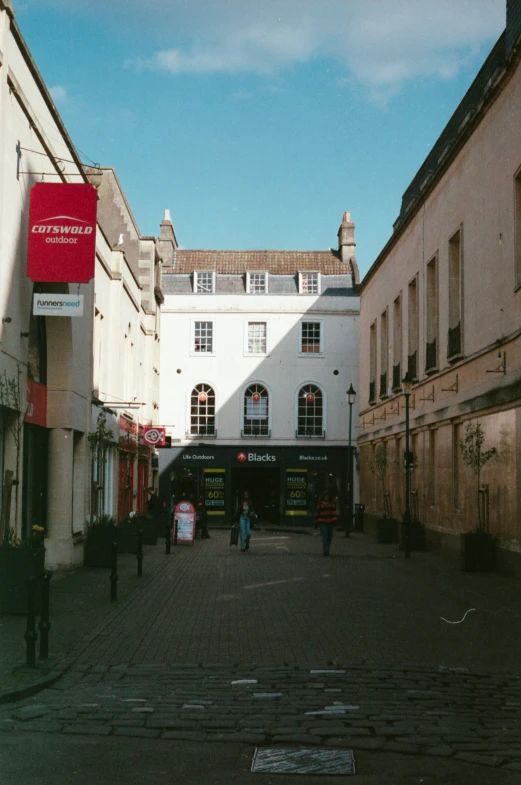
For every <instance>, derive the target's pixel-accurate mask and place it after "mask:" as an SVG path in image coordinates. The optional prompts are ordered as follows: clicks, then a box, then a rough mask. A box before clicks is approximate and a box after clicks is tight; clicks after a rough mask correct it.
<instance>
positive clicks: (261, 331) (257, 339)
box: [248, 322, 267, 354]
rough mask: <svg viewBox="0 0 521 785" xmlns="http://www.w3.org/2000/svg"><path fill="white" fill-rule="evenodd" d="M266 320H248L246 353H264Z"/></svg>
mask: <svg viewBox="0 0 521 785" xmlns="http://www.w3.org/2000/svg"><path fill="white" fill-rule="evenodd" d="M266 334H267V329H266V322H248V354H266Z"/></svg>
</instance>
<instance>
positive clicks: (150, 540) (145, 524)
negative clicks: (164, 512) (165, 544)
mask: <svg viewBox="0 0 521 785" xmlns="http://www.w3.org/2000/svg"><path fill="white" fill-rule="evenodd" d="M136 528H137V529H141V531H142V532H143V545H156V544H157V537H158V528H159V521H158V518H145V517H142V518H138V519H137V522H136Z"/></svg>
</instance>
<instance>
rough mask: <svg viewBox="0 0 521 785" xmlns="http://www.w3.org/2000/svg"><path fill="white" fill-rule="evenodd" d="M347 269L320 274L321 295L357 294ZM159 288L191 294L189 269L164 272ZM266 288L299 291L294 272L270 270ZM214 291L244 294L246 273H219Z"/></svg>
mask: <svg viewBox="0 0 521 785" xmlns="http://www.w3.org/2000/svg"><path fill="white" fill-rule="evenodd" d="M346 272H347V271H346V270H344V274H343V275H325V274H322V276H321V280H320V289H321V292H320V293H321V296H326V297H345V296H349V297H353V296H356V291H355V290H354V289H353V288H352V286H351V276H350V275H346ZM162 288H163V292H164V294H193V291H194V288H193V276H192V275H191V274H190V273H177V272H175V271H174V272H167V273H163V276H162ZM268 292H269V294H271V295H273V294H280V295H285V294H298V293H299V291H298V276H297V275H296V274H295V273H293V274H292V275H272V274H271V273H270V274H269V279H268ZM215 294H246V276H245V275H244V273H242V274H241V275H237V274H235V275H233V274H232V275H222V274H221V273H218V274H217V276H216V279H215ZM197 296H198V297H201V296H203V297H206V296H208V297H211V296H212V295H211V294H208V295H206V294H203V295H201V294H199V295H197ZM248 296H249V295H248ZM255 296H257V295H255ZM260 296H262V295H260ZM311 296H313V295H311Z"/></svg>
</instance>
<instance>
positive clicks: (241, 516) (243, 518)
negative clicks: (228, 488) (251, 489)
mask: <svg viewBox="0 0 521 785" xmlns="http://www.w3.org/2000/svg"><path fill="white" fill-rule="evenodd" d="M254 517H255V509H254V507H253V502H252V500H251V499H250V496H249V493H248V491H244V493H243V495H242V499H241V501H239V506H238V507H237V512H236V513H235V515H234V518H233V520H234V521H235V522H238V523H239V533H240V537H241V551H243V552H244V551H247V550H248V548H249V547H250V538H251V528H252V518H254Z"/></svg>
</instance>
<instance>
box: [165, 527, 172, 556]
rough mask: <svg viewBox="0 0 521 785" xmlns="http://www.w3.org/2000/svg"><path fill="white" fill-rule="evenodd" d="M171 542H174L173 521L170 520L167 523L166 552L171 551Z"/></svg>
mask: <svg viewBox="0 0 521 785" xmlns="http://www.w3.org/2000/svg"><path fill="white" fill-rule="evenodd" d="M171 544H172V521H168V523H167V524H166V535H165V548H166V553H170V546H171Z"/></svg>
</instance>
